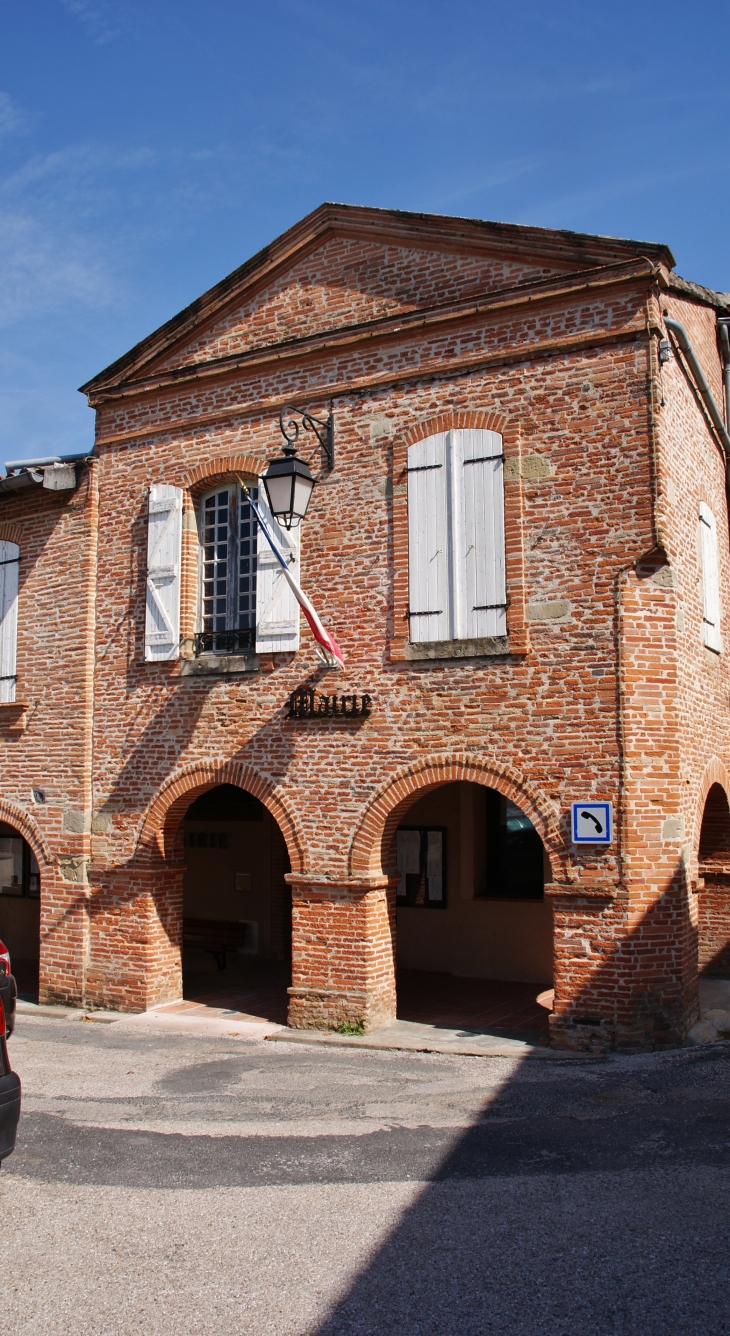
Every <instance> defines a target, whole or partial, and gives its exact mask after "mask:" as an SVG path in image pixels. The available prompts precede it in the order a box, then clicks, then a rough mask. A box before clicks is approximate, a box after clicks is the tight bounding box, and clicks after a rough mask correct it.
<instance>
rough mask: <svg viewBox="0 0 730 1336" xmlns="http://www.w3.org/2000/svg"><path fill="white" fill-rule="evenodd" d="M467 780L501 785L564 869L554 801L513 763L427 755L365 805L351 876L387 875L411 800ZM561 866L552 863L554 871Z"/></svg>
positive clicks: (564, 851)
mask: <svg viewBox="0 0 730 1336" xmlns="http://www.w3.org/2000/svg"><path fill="white" fill-rule="evenodd" d="M456 781H466V782H468V783H471V784H481V785H484V786H485V787H486V788H492V789H497V790H498V791H499V792H500V793H503V794H504V795H505V797H506V798H510V799H511V800H512V802H514V803H516V804H517V805H518V807H520V808H521V809H522V811H523V812H524V813H525V815H526V816H529V818H530V820H531V822H532V824H533V825H534V827H535V829H536V830H537V832H538V834H539V836H540V838H541V840H542V842H543V844H544V845H545V848H546V849H547V852H548V855H549V857H550V859H551V862H552V861H553V860H555V863H556V864H557V867H559V868H562V867H563V864H564V862H565V858H566V854H567V849H566V845H565V840H564V838H563V836H562V834H561V831H560V823H559V813H558V810H557V808H556V806H555V804H554V803H553V802H552V801H551V799H550V798H548V797H547V795H546V794H544V793H543V792H542V790H541V789H539V788H538V787H537V786H536V785H534V784H532V783H530V781H529V780H527V779H525V777H524V776H523V775H521V774H520V772H519V771H518V770H516V769H515V768H514V767H513V766H509V765H504V764H500V763H499V762H498V761H493V760H488V759H476V758H475V757H473V756H462V755H456V756H449V757H444V756H435V757H423V758H422V759H421V760H420V761H417V762H414V763H413V764H412V765H410V766H404V767H403V769H402V770H399V771H398V772H397V773H396V774H395V775H393V776H392V777H391V779H389V780H388V781H387V782H386V784H384V785H383V787H382V788H381V790H380V792H379V793H378V794H377V795H376V797H375V798H374V799H373V801H372V802H371V803H370V805H369V806H368V808H367V811H366V812H365V814H364V815H363V817H362V820H361V821H360V824H359V826H358V828H357V830H356V832H355V835H354V838H353V840H352V843H351V845H350V855H349V871H350V875H351V876H352V877H358V876H371V877H372V876H381V875H383V871H384V869H383V867H382V854H383V850H387V849H388V848H389V846H390V843H391V841H392V839H393V837H394V835H395V829H396V826H397V825H398V822H399V820H400V819H401V818H402V814H403V810H404V808H405V807H406V806H407V804H408V800H409V799H412V800H413V801H415V800H416V799H418V798H421V797H423V796H424V795H425V794H426V793H427V792H429V791H430V790H432V789H435V788H439V787H440V786H441V785H442V784H453V783H455V782H456ZM556 871H557V868H556V867H555V866H554V867H553V875H555V873H556Z"/></svg>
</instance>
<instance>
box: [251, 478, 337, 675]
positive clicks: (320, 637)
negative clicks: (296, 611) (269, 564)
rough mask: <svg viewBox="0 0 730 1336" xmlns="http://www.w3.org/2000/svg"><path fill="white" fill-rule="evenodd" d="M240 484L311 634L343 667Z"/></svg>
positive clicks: (333, 645)
mask: <svg viewBox="0 0 730 1336" xmlns="http://www.w3.org/2000/svg"><path fill="white" fill-rule="evenodd" d="M242 486H243V487H244V491H245V493H246V496H247V497H248V503H249V505H250V507H251V509H252V511H253V513H254V515H255V516H256V519H257V520H258V524H259V528H260V530H261V532H262V534H263V535H264V538H265V539H266V541H267V543H268V544H269V547H270V548H271V551H272V552H273V554H274V556H275V557H276V559H277V561H278V562H279V564H280V566H281V569H282V570H283V572H284V575H285V576H286V581H287V584H288V585H289V588H290V589H291V591H292V593H293V595H294V597H295V599H296V600H297V603H298V604H299V606H300V608H301V609H302V612H303V613H304V616H305V617H306V619H307V621H308V622H309V626H310V628H311V631H312V635H313V636H314V638H315V640H316V641H317V643H318V644H320V645H321V646H322V648H323V649H324V650H326V651H327V653H328V654H331V655H332V657H333V658H334V659H336V660H337V662H338V663H339V664H340V666H341V667H342V668H344V666H345V660H344V658H343V657H342V650H341V649H340V647H339V645H338V644H337V641H336V640H335V638H334V636H332V635H330V633H329V631H327V630H325V628H324V626H323V625H322V623H321V621H320V620H319V617H318V616H317V613H316V612H315V610H314V608H313V607H312V604H311V603H310V602H309V599H308V598H307V595H306V594H305V592H304V590H303V589H302V588H301V586H300V585H299V583H298V582H297V581H296V580H295V579H294V576H293V575H292V573H291V571H290V569H289V566H288V565H287V561H286V557H284V556H282V554H281V552H280V551H279V548H278V547H277V544H276V541H275V539H274V537H273V535H272V534H271V533H270V532H269V528H268V525H267V523H266V521H265V519H264V518H263V516H262V514H261V511H260V510H259V508H258V506H257V505H256V502H255V501H254V499H253V497H252V495H251V493H250V492H249V490H248V488H247V487H246V486H245V484H244V483H243V482H242Z"/></svg>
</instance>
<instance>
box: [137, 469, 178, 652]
mask: <svg viewBox="0 0 730 1336" xmlns="http://www.w3.org/2000/svg"><path fill="white" fill-rule="evenodd" d="M182 499H183V494H182V489H181V488H180V487H171V486H169V485H168V484H167V483H156V484H155V485H154V486H153V487H150V494H149V508H148V520H147V616H146V621H145V632H144V656H145V659H147V660H148V661H156V660H159V659H177V658H178V657H179V655H180V558H181V544H182Z"/></svg>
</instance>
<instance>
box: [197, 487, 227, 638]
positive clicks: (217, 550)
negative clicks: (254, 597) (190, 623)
mask: <svg viewBox="0 0 730 1336" xmlns="http://www.w3.org/2000/svg"><path fill="white" fill-rule="evenodd" d="M229 504H230V491H229V489H228V488H227V487H226V488H223V489H222V491H220V492H216V493H215V494H214V495H213V496H209V497H206V500H205V505H204V508H203V529H204V533H203V544H204V547H203V554H204V555H203V630H204V631H224V630H225V629H226V620H227V619H226V610H227V603H228V555H229V547H230V540H231V534H230V515H229Z"/></svg>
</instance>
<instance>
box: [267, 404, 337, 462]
mask: <svg viewBox="0 0 730 1336" xmlns="http://www.w3.org/2000/svg"><path fill="white" fill-rule="evenodd" d="M289 415H291V416H289ZM297 418H300V419H301V421H300V422H298V421H297ZM279 428H280V430H281V434H282V436H283V437H284V440H285V441H286V442H287V444H286V445H285V446H284V453H285V454H289V453H293V452H294V451H295V450H296V448H297V441H298V439H299V432H300V431H301V430H304V431H313V432H314V434H315V436H316V437H317V440H318V441H319V444H320V446H321V447H322V449H323V450H324V453H325V458H326V460H327V468H328V469H333V468H334V466H335V423H334V418H333V416H332V409H331V408H330V414H329V417H328V418H327V420H326V422H322V421H321V419H320V418H316V417H313V416H312V414H311V413H307V412H306V410H305V409H303V408H295V407H294V405H293V404H286V405H285V406H284V407H283V408H282V410H281V412H280V413H279ZM311 458H312V456H311V455H310V457H309V459H308V460H307V461H306V462H307V463H309V460H310V459H311Z"/></svg>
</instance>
